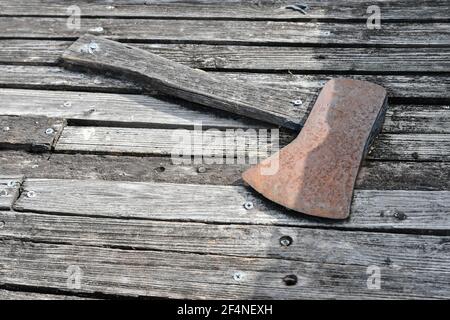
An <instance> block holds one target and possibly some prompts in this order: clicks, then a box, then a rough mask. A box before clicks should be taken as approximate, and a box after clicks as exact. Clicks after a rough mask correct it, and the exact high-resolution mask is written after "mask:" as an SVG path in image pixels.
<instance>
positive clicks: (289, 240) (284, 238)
mask: <svg viewBox="0 0 450 320" xmlns="http://www.w3.org/2000/svg"><path fill="white" fill-rule="evenodd" d="M280 244H281V245H282V246H283V247H289V246H290V245H291V244H292V238H291V237H289V236H282V237H281V238H280Z"/></svg>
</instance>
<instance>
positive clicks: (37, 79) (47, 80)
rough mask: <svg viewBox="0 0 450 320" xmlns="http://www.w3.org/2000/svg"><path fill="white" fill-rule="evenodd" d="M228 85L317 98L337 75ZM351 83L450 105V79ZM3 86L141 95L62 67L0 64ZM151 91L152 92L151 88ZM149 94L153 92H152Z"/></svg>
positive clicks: (258, 76)
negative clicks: (250, 85) (255, 86)
mask: <svg viewBox="0 0 450 320" xmlns="http://www.w3.org/2000/svg"><path fill="white" fill-rule="evenodd" d="M212 74H214V75H215V76H218V77H221V78H222V79H223V80H222V81H224V82H226V81H227V80H228V79H230V78H232V79H240V80H242V81H246V82H249V83H255V84H258V85H259V84H262V85H264V86H272V87H273V88H277V89H280V90H285V91H286V92H288V94H292V93H293V92H301V93H302V94H306V95H309V94H311V95H317V94H318V92H319V90H320V89H321V88H322V87H323V85H324V82H325V81H326V80H328V79H331V78H332V77H335V75H296V74H288V73H286V74H268V73H267V74H264V73H242V72H239V73H237V72H226V73H225V72H212ZM346 77H349V78H352V79H360V80H366V81H371V82H374V83H377V84H379V85H381V86H383V87H385V88H386V89H387V91H388V94H389V97H390V98H391V101H390V102H392V99H397V100H398V99H409V100H412V102H415V103H417V102H416V100H415V99H420V100H424V99H430V100H432V101H436V100H439V101H440V100H443V101H444V102H443V103H448V102H449V101H450V77H444V76H425V75H420V76H419V75H382V76H381V75H378V76H376V75H348V76H346ZM0 85H1V86H2V87H10V88H32V89H51V90H59V89H62V90H76V91H95V92H113V93H140V92H142V91H143V89H142V88H140V87H139V86H137V85H136V84H133V83H132V82H129V81H125V80H118V79H114V78H111V77H109V76H104V75H94V74H88V73H84V72H72V71H69V70H66V69H63V68H59V67H49V66H16V65H1V64H0ZM149 89H150V88H149ZM149 91H150V92H151V91H152V90H149Z"/></svg>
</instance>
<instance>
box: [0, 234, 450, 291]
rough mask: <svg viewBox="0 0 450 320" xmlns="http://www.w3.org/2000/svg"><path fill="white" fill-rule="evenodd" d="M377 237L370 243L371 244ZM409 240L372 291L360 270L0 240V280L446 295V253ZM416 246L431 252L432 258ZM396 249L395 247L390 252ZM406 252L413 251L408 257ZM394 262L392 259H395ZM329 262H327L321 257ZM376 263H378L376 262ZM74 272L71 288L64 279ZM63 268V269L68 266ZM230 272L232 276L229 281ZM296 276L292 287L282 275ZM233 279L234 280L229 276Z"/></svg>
mask: <svg viewBox="0 0 450 320" xmlns="http://www.w3.org/2000/svg"><path fill="white" fill-rule="evenodd" d="M375 239H377V240H378V241H379V238H373V241H376V240H375ZM440 241H441V239H440V238H431V239H426V240H425V239H424V240H423V241H419V242H416V243H417V245H416V248H415V249H412V250H413V257H414V260H415V261H412V262H405V263H403V261H406V260H407V254H404V253H403V251H402V250H398V251H397V252H398V254H399V255H403V254H404V257H405V258H404V260H403V261H401V262H400V261H399V262H398V263H397V261H396V260H395V258H394V260H391V259H390V258H389V259H387V258H388V257H383V258H384V259H377V260H376V262H377V263H378V264H380V265H379V266H378V267H379V268H380V271H381V275H382V281H383V282H382V283H383V285H382V287H381V289H380V290H369V289H368V287H367V279H368V274H367V272H368V265H366V264H364V265H360V264H357V263H352V264H348V265H342V264H339V263H327V262H326V260H325V261H323V260H320V259H314V260H313V261H293V260H287V259H274V258H243V257H230V256H221V255H209V254H201V255H199V254H189V253H177V252H161V251H141V250H123V249H109V248H98V247H88V246H74V245H61V244H43V243H31V242H27V241H16V240H2V243H3V245H2V246H0V253H1V254H0V263H1V265H2V269H1V273H0V281H1V282H2V283H7V284H16V285H24V284H28V285H31V286H36V287H43V288H50V289H66V290H67V288H68V287H69V288H72V289H71V290H72V291H73V292H77V293H90V294H93V293H95V292H101V293H104V294H115V295H116V294H118V295H122V296H132V297H138V296H144V297H160V298H185V299H188V298H189V299H208V298H209V299H214V298H215V299H219V298H220V299H274V298H277V299H299V298H305V299H314V298H316V299H317V298H335V299H345V298H353V299H356V298H378V299H381V298H384V299H386V298H391V299H392V298H393V297H395V298H399V299H400V298H403V299H406V298H442V299H445V298H448V297H449V287H448V281H447V280H448V270H447V269H448V248H447V246H446V245H445V242H444V243H442V242H440ZM315 243H316V242H315ZM421 248H425V250H427V249H428V248H429V250H431V252H432V253H434V254H433V255H432V257H433V259H428V260H427V259H425V258H424V259H421V257H426V256H425V254H424V253H422V252H423V251H422V250H421ZM398 249H400V248H398ZM414 252H415V253H416V254H414ZM396 257H398V255H396ZM328 260H332V259H328ZM383 262H384V264H383ZM68 268H72V269H73V270H78V274H79V275H80V276H79V279H80V280H79V282H78V283H79V285H78V286H77V287H74V286H73V285H72V284H71V282H69V281H68V279H69V274H68V272H67V270H68ZM69 270H71V269H69ZM236 274H238V275H239V278H237V277H238V276H236ZM287 275H296V276H297V279H298V282H297V284H296V285H293V286H287V285H285V283H284V281H283V278H285V277H286V276H287ZM236 278H237V279H238V280H235V279H236Z"/></svg>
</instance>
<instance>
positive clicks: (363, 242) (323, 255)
mask: <svg viewBox="0 0 450 320" xmlns="http://www.w3.org/2000/svg"><path fill="white" fill-rule="evenodd" d="M0 220H1V221H3V222H4V227H3V228H2V229H0V237H1V238H14V239H21V240H25V241H27V240H29V241H33V242H52V243H62V244H73V245H85V246H95V247H120V248H122V249H141V250H159V251H177V252H188V253H199V254H216V255H227V256H242V257H258V258H279V259H289V260H298V261H310V262H312V261H314V262H316V261H317V262H321V263H330V264H343V265H349V264H357V265H367V266H369V265H373V264H379V265H382V264H385V259H387V258H389V259H390V260H391V262H395V263H396V264H398V265H402V266H403V267H407V265H410V264H416V265H417V264H418V265H421V264H424V263H426V262H427V261H432V262H433V263H436V261H441V260H444V261H446V260H447V259H448V258H449V257H448V256H446V257H442V256H438V255H437V254H438V252H441V251H443V253H444V254H445V253H447V254H448V252H446V251H448V250H447V248H445V246H437V245H439V244H443V243H446V242H450V237H448V236H440V237H434V236H424V235H401V234H389V233H373V232H361V231H349V232H342V231H336V230H322V229H305V228H298V227H277V226H255V225H252V226H250V225H236V224H233V225H218V224H204V223H192V222H167V221H151V220H135V219H128V220H126V222H124V221H123V220H118V219H110V218H91V217H78V216H59V215H46V214H34V213H25V212H20V213H16V212H2V211H0ZM30 231H31V232H30ZM282 239H285V240H287V242H288V243H287V245H286V244H285V245H283V244H281V243H280V240H282ZM400 248H401V249H400ZM424 249H425V250H424ZM426 249H429V250H426ZM448 268H449V266H448V265H447V266H445V269H448Z"/></svg>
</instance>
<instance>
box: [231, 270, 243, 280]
mask: <svg viewBox="0 0 450 320" xmlns="http://www.w3.org/2000/svg"><path fill="white" fill-rule="evenodd" d="M243 277H244V276H243V274H242V273H240V272H235V273H234V274H233V279H234V280H235V281H241V280H242V278H243Z"/></svg>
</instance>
